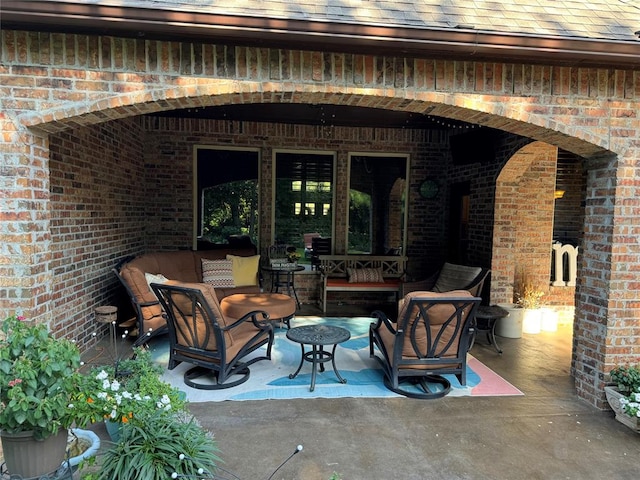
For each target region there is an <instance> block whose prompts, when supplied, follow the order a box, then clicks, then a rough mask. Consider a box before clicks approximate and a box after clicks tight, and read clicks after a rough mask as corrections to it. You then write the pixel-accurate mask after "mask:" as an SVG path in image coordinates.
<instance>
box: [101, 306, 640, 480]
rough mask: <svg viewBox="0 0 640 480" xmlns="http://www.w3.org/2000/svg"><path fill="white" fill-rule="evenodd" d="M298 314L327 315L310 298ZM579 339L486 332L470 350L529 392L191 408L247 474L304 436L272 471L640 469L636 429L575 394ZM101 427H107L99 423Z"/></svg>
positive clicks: (608, 472)
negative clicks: (492, 338) (489, 338)
mask: <svg viewBox="0 0 640 480" xmlns="http://www.w3.org/2000/svg"><path fill="white" fill-rule="evenodd" d="M335 313H336V314H337V312H335ZM301 314H305V315H320V313H319V311H315V309H314V308H313V307H307V306H303V309H302V311H301ZM340 314H341V315H347V314H345V313H344V312H341V313H340ZM355 314H356V315H357V314H358V313H355ZM327 316H333V314H332V313H331V312H330V313H329V314H328V315H327ZM293 323H294V324H295V320H293ZM571 338H572V331H571V326H570V325H565V326H561V327H560V328H559V330H558V331H557V332H542V333H540V334H537V335H527V334H525V335H523V337H522V338H521V339H508V338H501V337H498V340H499V342H500V345H501V347H502V349H503V350H504V353H503V355H498V354H497V353H496V351H495V350H494V349H493V348H492V347H490V346H487V345H486V342H485V338H484V335H482V336H480V337H479V338H478V340H477V341H476V344H475V346H474V347H473V349H472V351H471V353H472V354H473V355H474V356H475V357H476V358H478V359H479V360H481V361H482V362H483V363H485V364H486V365H487V366H489V367H490V368H492V369H493V370H494V371H496V372H497V373H498V374H500V375H501V376H502V377H504V378H505V379H506V380H508V381H509V382H511V383H512V384H513V385H515V386H516V387H517V388H519V389H520V390H521V391H522V392H523V393H524V396H514V397H473V398H472V397H451V398H447V397H445V398H443V399H438V400H415V399H409V398H394V399H360V398H347V399H311V400H269V401H243V402H220V403H198V404H191V405H190V409H191V411H192V412H193V414H194V415H195V416H196V417H197V418H198V419H199V420H200V422H201V423H202V425H203V426H204V427H205V428H207V429H209V430H210V431H212V432H213V433H214V434H215V437H216V439H217V442H218V446H219V448H220V456H221V458H222V459H223V461H224V464H223V465H222V466H223V467H224V468H225V469H227V470H229V471H231V472H233V473H234V474H235V475H237V477H238V478H240V479H242V480H258V479H267V478H270V477H269V475H270V474H271V472H273V470H275V469H276V468H277V466H278V465H280V463H281V462H283V461H284V460H285V459H286V458H287V457H288V456H289V455H290V454H291V453H292V452H293V451H294V449H295V448H296V446H297V445H299V444H301V445H303V446H304V450H303V451H302V452H301V453H299V454H297V455H296V456H295V457H294V458H292V459H291V460H290V461H289V462H288V463H287V464H286V465H285V466H284V467H283V468H282V469H281V470H279V471H278V473H276V474H275V475H274V476H273V479H281V480H294V479H299V480H326V479H329V477H330V476H331V475H332V473H333V472H336V473H338V474H339V475H340V478H341V479H343V480H360V479H367V480H388V479H404V480H410V479H430V480H436V479H443V480H449V479H478V480H480V479H580V480H586V479H603V478H610V479H634V480H635V479H637V478H640V464H639V462H638V459H639V458H640V435H639V434H637V433H635V432H633V431H632V430H630V429H629V428H628V427H625V426H624V425H622V424H620V423H619V422H617V421H616V420H615V419H614V418H613V413H612V412H610V411H605V412H602V411H599V410H597V409H595V408H593V407H591V406H590V405H588V404H586V403H585V402H583V401H582V400H580V399H578V398H577V397H576V395H575V391H574V387H573V381H572V378H571V377H570V376H569V369H570V360H571ZM95 429H96V430H97V431H98V433H99V434H100V435H104V434H105V432H104V431H103V427H102V426H100V425H98V426H96V427H95ZM223 478H232V477H231V476H227V477H223Z"/></svg>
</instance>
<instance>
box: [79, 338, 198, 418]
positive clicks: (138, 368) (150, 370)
mask: <svg viewBox="0 0 640 480" xmlns="http://www.w3.org/2000/svg"><path fill="white" fill-rule="evenodd" d="M161 373H162V368H161V367H160V366H159V365H156V364H154V363H153V360H152V358H151V352H150V351H149V350H145V349H142V348H136V349H135V350H134V356H133V358H131V359H126V360H122V361H116V362H115V363H114V364H113V365H108V366H103V367H94V368H93V369H91V370H90V371H89V373H88V374H87V375H85V376H83V377H82V379H81V380H80V381H79V382H78V389H77V391H76V394H75V396H74V399H73V404H74V407H75V412H76V415H75V417H76V422H77V423H78V425H79V426H84V425H86V424H88V423H94V422H97V421H101V420H109V421H112V422H120V423H129V422H135V421H136V420H137V419H140V421H141V422H146V418H147V417H148V416H150V415H151V414H154V413H155V412H156V411H160V412H175V411H180V410H184V408H185V405H186V402H185V400H184V394H183V393H182V392H180V390H178V389H177V388H175V387H172V386H171V385H170V384H169V383H167V382H164V381H162V380H161V378H160V375H161Z"/></svg>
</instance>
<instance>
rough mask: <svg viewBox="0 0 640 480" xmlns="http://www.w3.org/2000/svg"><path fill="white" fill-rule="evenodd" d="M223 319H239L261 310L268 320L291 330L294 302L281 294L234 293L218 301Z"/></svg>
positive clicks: (294, 309) (294, 308)
mask: <svg viewBox="0 0 640 480" xmlns="http://www.w3.org/2000/svg"><path fill="white" fill-rule="evenodd" d="M220 309H221V310H222V314H223V315H224V316H225V317H227V316H228V317H231V318H235V319H238V318H241V317H242V316H244V315H246V314H247V313H249V312H253V311H254V310H263V311H265V312H267V313H268V314H269V319H270V320H280V321H281V322H283V323H284V324H285V325H286V326H287V328H291V324H290V320H291V318H292V317H293V315H294V314H295V313H296V301H295V300H294V299H293V298H291V297H290V296H289V295H285V294H283V293H235V294H233V295H229V296H228V297H224V298H223V299H222V300H221V301H220Z"/></svg>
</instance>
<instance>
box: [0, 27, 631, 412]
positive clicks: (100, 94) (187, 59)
mask: <svg viewBox="0 0 640 480" xmlns="http://www.w3.org/2000/svg"><path fill="white" fill-rule="evenodd" d="M56 38H57V37H56ZM3 39H4V40H5V41H6V45H8V47H7V48H4V49H2V50H1V51H0V56H1V58H0V65H2V69H1V70H0V85H3V86H5V87H6V88H5V91H6V92H8V93H9V95H8V96H7V97H6V98H4V104H3V119H2V124H1V127H0V128H1V129H2V133H3V135H2V137H1V138H0V145H1V147H2V149H3V154H4V157H3V160H4V165H3V167H4V168H5V172H6V178H7V181H6V183H5V185H8V186H7V187H6V188H5V190H6V191H3V192H2V193H3V196H2V198H3V200H2V202H3V203H2V207H3V208H2V209H1V210H2V212H3V215H2V231H3V233H4V240H5V242H4V243H5V249H6V251H7V253H8V255H7V258H8V265H9V266H8V267H7V269H6V270H7V271H6V275H5V276H4V279H3V281H4V282H5V291H6V295H5V297H4V298H3V299H0V303H1V305H2V306H3V308H4V309H5V310H7V311H12V310H16V309H20V310H22V311H24V312H25V313H27V314H28V315H29V316H30V317H32V318H35V319H36V320H41V321H49V320H52V319H55V320H56V325H57V327H58V328H59V329H60V330H61V333H65V334H71V335H73V334H74V332H76V331H78V330H80V329H81V328H82V327H83V324H84V323H86V317H87V311H88V310H90V308H91V305H93V304H94V303H95V302H96V301H101V300H104V299H105V298H107V296H108V293H109V292H108V287H104V288H103V291H100V292H99V295H100V296H98V297H97V298H96V297H93V296H91V297H89V296H87V295H85V296H83V294H82V293H80V294H74V295H72V298H70V301H69V309H68V310H67V311H65V313H64V314H61V313H60V312H57V311H53V307H52V305H53V302H54V300H55V299H56V297H57V296H59V295H60V293H59V292H56V291H52V288H51V286H52V285H53V284H54V276H55V275H57V274H58V272H64V270H65V268H66V267H65V264H64V261H65V260H69V261H71V262H74V265H75V266H83V269H82V271H80V272H75V277H76V278H78V279H79V280H78V281H81V282H83V283H84V284H94V283H98V284H100V283H104V284H108V283H109V282H108V280H107V276H108V275H106V274H105V273H104V271H103V270H105V267H104V264H106V263H108V258H109V256H111V257H114V256H118V255H119V254H120V253H121V252H119V251H115V252H109V253H105V254H104V256H103V257H100V258H99V260H100V262H102V263H100V262H98V265H99V266H98V268H101V269H102V270H100V272H99V273H97V274H96V273H95V271H94V269H95V268H96V266H95V265H96V262H95V259H94V261H92V262H91V265H86V264H85V262H86V260H84V259H83V258H82V257H80V258H78V259H77V260H76V259H75V258H74V259H59V258H53V255H52V253H51V249H50V248H49V247H50V241H51V230H52V228H53V227H52V218H51V201H52V198H53V197H56V195H57V196H64V195H65V193H66V192H65V191H64V190H63V189H62V190H60V191H57V190H54V191H52V190H51V183H50V171H49V163H50V161H51V160H52V159H51V158H50V156H49V142H50V138H51V137H48V136H47V135H51V134H54V135H58V137H56V141H59V142H60V143H61V144H63V148H64V142H65V141H67V138H69V139H70V138H75V137H74V135H76V134H77V132H78V131H80V133H81V134H84V133H86V132H90V133H91V134H94V135H95V136H100V135H102V134H103V133H105V132H104V126H105V125H107V124H110V123H112V124H114V125H116V128H114V131H115V130H117V133H118V134H119V135H121V136H122V138H125V139H126V140H127V141H128V144H127V146H129V147H131V146H133V147H132V150H134V154H135V153H136V151H140V150H142V149H141V148H140V147H139V139H138V138H135V137H134V136H132V132H138V133H140V135H142V134H143V132H142V131H141V130H140V127H139V125H138V124H137V123H136V122H135V121H133V120H132V119H135V118H137V117H139V116H140V115H143V114H146V113H151V112H156V111H163V110H169V109H175V108H197V107H200V106H204V105H226V104H234V103H253V102H258V103H262V102H276V103H278V102H290V103H330V104H348V105H353V106H367V107H377V108H383V109H389V110H403V111H414V112H420V113H426V114H429V115H433V116H439V117H444V118H450V119H458V120H464V121H468V122H472V123H477V124H480V125H484V126H488V127H492V128H497V129H500V130H503V131H506V132H510V133H514V134H517V135H521V136H523V137H527V138H531V139H534V140H538V141H541V142H545V143H546V144H547V145H553V146H555V147H560V148H563V149H565V150H567V151H570V152H573V153H576V154H578V155H581V156H583V157H585V158H586V159H587V160H586V162H585V168H586V170H587V171H588V187H587V192H586V219H587V220H586V224H585V232H586V234H585V241H584V246H585V248H584V249H583V251H582V252H583V253H582V263H581V266H580V269H581V271H583V272H586V274H583V273H581V274H580V275H579V276H580V278H581V280H580V282H579V284H578V286H577V292H578V293H577V299H578V301H577V305H576V306H577V308H578V310H579V313H578V314H577V323H576V325H577V326H576V332H577V334H576V348H575V352H574V367H573V370H574V374H575V377H576V384H577V389H578V391H579V394H580V395H581V396H583V397H584V398H587V399H588V400H589V401H590V402H592V403H594V404H596V405H599V406H604V398H603V396H602V386H603V383H604V381H605V377H606V372H607V371H608V369H610V368H611V367H612V366H613V365H614V364H615V363H625V360H628V361H632V360H637V359H638V357H640V352H639V351H638V348H637V347H635V346H634V345H632V344H625V345H624V346H623V347H620V346H619V343H620V342H619V341H618V339H619V338H621V337H623V336H624V337H633V338H638V337H639V336H640V331H639V328H640V327H638V326H637V325H638V322H637V318H636V317H637V316H638V315H639V314H638V313H637V309H635V307H634V305H635V301H636V298H637V297H638V294H639V293H640V287H639V286H638V284H637V282H635V281H634V276H633V275H630V274H629V272H635V271H637V270H638V269H640V267H638V265H640V252H636V251H629V249H628V248H624V247H625V246H626V245H628V243H629V238H630V236H632V235H633V236H634V238H635V231H634V229H633V227H632V225H634V224H635V223H636V222H637V219H638V214H637V213H636V212H635V210H629V209H628V208H626V207H625V205H629V204H635V203H637V202H638V200H637V198H640V192H639V190H640V187H638V186H637V185H636V181H635V179H636V178H638V177H639V176H640V174H639V172H638V167H637V165H636V163H637V162H636V160H637V158H638V157H640V147H639V146H638V145H637V143H634V139H635V138H637V136H638V132H639V131H640V119H638V118H637V97H638V91H639V90H638V83H640V77H638V75H636V74H635V73H634V72H629V71H621V70H614V71H609V70H599V69H587V68H573V67H551V66H534V65H513V64H500V63H491V62H455V61H445V60H431V59H417V58H416V59H413V58H386V57H376V56H373V55H354V54H337V53H327V52H303V51H295V50H284V49H282V50H269V49H259V48H252V47H227V46H224V48H216V47H215V46H212V45H201V44H195V43H179V42H162V41H151V40H141V41H140V42H138V43H136V45H135V48H125V45H129V43H128V42H127V41H122V39H114V38H107V37H97V36H96V37H91V36H82V35H67V36H66V37H65V41H64V42H61V41H60V42H54V41H53V40H52V38H51V37H50V36H42V37H37V36H30V35H28V34H26V33H25V32H13V31H7V32H3ZM26 43H28V48H22V47H23V46H24V45H25V44H26ZM91 53H92V54H91ZM117 122H120V123H117ZM112 133H114V132H107V134H106V135H105V136H106V137H109V138H111V140H110V141H114V140H113V137H112V136H111V137H110V135H111V134H112ZM77 136H83V135H76V137H77ZM115 141H119V139H117V140H115ZM110 146H111V145H110V144H109V143H108V141H107V143H105V145H103V146H102V149H103V150H104V149H105V147H110ZM98 148H100V147H98ZM70 150H71V151H72V150H73V149H72V148H71V149H70ZM134 154H132V156H131V158H134V157H135V155H134ZM66 160H67V159H65V161H66ZM69 161H77V162H79V165H81V167H78V168H85V167H86V168H87V169H89V170H90V168H91V162H90V161H87V160H86V159H76V158H71V159H69ZM124 163H126V162H124ZM120 168H122V175H123V178H126V175H127V173H126V172H127V169H128V168H137V166H136V165H134V166H129V165H121V166H120ZM91 173H94V174H95V173H96V172H91ZM492 180H493V179H492ZM484 187H485V188H490V187H489V185H488V184H487V185H484ZM56 188H57V187H56ZM68 208H69V212H68V213H69V214H73V213H75V212H76V210H75V208H78V209H80V208H81V206H76V205H69V206H68ZM5 212H7V213H5ZM630 231H631V232H632V233H629V232H630ZM581 306H582V307H585V308H580V307H581ZM60 316H67V317H71V318H72V321H71V322H67V323H65V322H63V321H61V319H59V318H57V317H60ZM83 322H84V323H83Z"/></svg>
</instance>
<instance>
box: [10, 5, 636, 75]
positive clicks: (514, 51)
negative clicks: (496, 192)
mask: <svg viewBox="0 0 640 480" xmlns="http://www.w3.org/2000/svg"><path fill="white" fill-rule="evenodd" d="M0 25H1V27H2V28H3V29H24V30H35V31H51V32H74V33H85V34H92V35H96V34H97V35H114V36H118V35H120V36H125V37H135V38H147V39H167V40H189V41H199V42H207V43H220V42H224V43H233V44H237V45H256V46H260V47H273V48H291V47H292V46H295V48H297V49H302V50H314V51H334V52H345V53H360V54H371V53H375V54H378V55H393V56H410V57H437V58H441V57H442V58H449V59H458V60H467V61H473V60H478V61H500V62H523V63H536V64H546V65H569V66H587V67H607V68H620V69H639V68H640V42H638V43H636V42H621V41H613V40H604V39H583V38H568V37H545V36H535V35H525V34H521V35H517V34H509V33H499V32H487V31H480V30H473V29H465V28H451V29H423V28H412V27H397V26H390V25H372V24H351V23H334V22H324V21H317V20H316V21H314V20H309V21H307V20H289V19H284V18H263V17H251V16H233V15H220V14H209V13H196V12H179V11H171V10H157V9H149V8H126V7H117V6H101V5H94V4H79V3H76V2H68V3H61V2H56V3H55V4H54V3H51V2H46V1H31V2H23V1H16V0H3V1H2V2H1V3H0Z"/></svg>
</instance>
